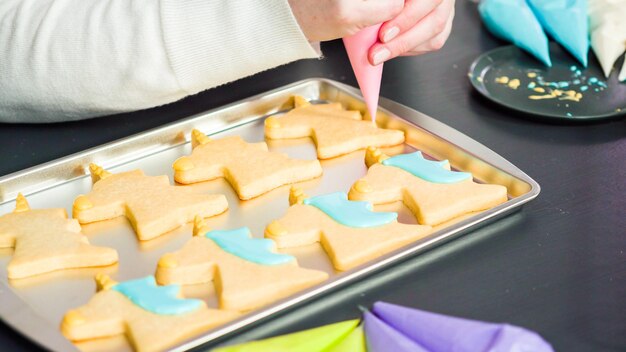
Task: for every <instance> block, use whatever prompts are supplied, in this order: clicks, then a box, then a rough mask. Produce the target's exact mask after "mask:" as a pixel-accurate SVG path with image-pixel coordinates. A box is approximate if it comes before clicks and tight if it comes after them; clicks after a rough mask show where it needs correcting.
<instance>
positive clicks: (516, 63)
mask: <svg viewBox="0 0 626 352" xmlns="http://www.w3.org/2000/svg"><path fill="white" fill-rule="evenodd" d="M550 55H551V58H552V67H545V66H544V65H543V64H541V63H540V62H539V61H537V60H536V59H534V58H533V57H532V56H530V55H529V54H526V53H525V52H523V51H522V50H521V49H519V48H517V47H515V46H513V45H510V46H505V47H500V48H497V49H494V50H491V51H488V52H486V53H484V54H482V55H480V56H479V57H478V58H477V59H476V60H474V62H473V63H472V66H471V67H470V71H469V77H470V81H471V82H472V85H473V86H474V88H476V90H478V91H479V92H480V93H481V94H483V95H484V96H485V97H487V98H488V99H491V100H492V101H494V102H496V103H498V104H501V105H504V106H506V107H509V108H511V109H514V110H518V111H522V112H525V113H528V114H531V115H538V116H542V117H547V118H550V119H556V120H562V121H565V120H568V121H572V120H601V119H611V118H617V117H620V116H622V117H623V116H626V83H620V82H619V81H618V79H617V72H616V71H615V70H613V72H612V73H611V76H610V77H609V79H608V80H607V79H605V77H604V75H603V74H602V70H601V68H600V65H599V64H598V61H597V60H596V59H595V57H594V56H593V55H590V60H589V66H588V67H587V68H583V67H582V65H581V64H580V63H578V62H577V61H576V60H575V59H573V58H572V57H571V56H570V55H569V54H567V53H566V52H565V51H564V50H563V49H561V47H559V46H558V45H557V44H555V43H551V46H550ZM620 64H621V62H620ZM619 67H621V65H620V66H619ZM533 74H535V75H536V77H532V76H533ZM503 77H507V78H508V79H509V83H510V81H511V80H513V79H518V80H519V83H520V85H519V87H518V88H517V89H513V88H511V87H510V86H509V84H508V83H503V82H504V81H506V79H504V78H503ZM540 77H541V78H542V80H539V78H540ZM496 79H499V80H498V81H499V82H500V83H498V82H497V80H496ZM596 79H597V81H595V80H596ZM531 82H534V84H535V88H537V87H540V88H543V89H544V90H545V92H544V93H541V92H537V91H535V90H534V89H533V88H529V84H531V86H530V87H532V83H531ZM559 83H560V84H561V86H558V85H559ZM566 83H567V86H565V84H566ZM513 86H514V85H513ZM585 86H586V90H585ZM556 90H558V91H556ZM568 91H570V92H569V94H570V95H574V93H572V92H571V91H574V92H576V93H581V94H582V98H580V101H572V100H569V99H572V98H574V99H575V98H576V96H575V95H574V96H571V97H570V96H568V95H567V94H568ZM551 92H554V93H551ZM558 94H561V95H560V96H557V97H554V98H549V99H539V100H533V99H531V98H530V97H531V96H533V98H535V99H537V98H538V97H540V96H544V98H547V97H548V96H553V95H558Z"/></svg>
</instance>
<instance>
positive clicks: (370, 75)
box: [343, 23, 383, 123]
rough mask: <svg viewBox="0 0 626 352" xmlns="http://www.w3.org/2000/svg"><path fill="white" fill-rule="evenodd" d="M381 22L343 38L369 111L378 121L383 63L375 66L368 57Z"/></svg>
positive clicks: (376, 39) (374, 119) (374, 120)
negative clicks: (377, 111) (377, 113)
mask: <svg viewBox="0 0 626 352" xmlns="http://www.w3.org/2000/svg"><path fill="white" fill-rule="evenodd" d="M381 25H382V23H381V24H377V25H373V26H371V27H367V28H365V29H362V30H361V31H359V32H358V33H356V34H354V35H351V36H349V37H345V38H343V44H344V45H345V47H346V52H347V53H348V58H350V64H352V70H354V75H355V76H356V80H357V82H358V83H359V88H361V93H362V94H363V99H365V105H367V111H368V112H369V114H370V116H371V117H372V122H374V123H375V122H376V110H378V96H379V94H380V81H381V79H382V77H383V64H380V65H378V66H373V65H371V64H370V62H369V60H368V59H367V53H368V51H369V48H370V47H372V45H374V44H375V43H376V42H377V41H378V30H379V29H380V26H381Z"/></svg>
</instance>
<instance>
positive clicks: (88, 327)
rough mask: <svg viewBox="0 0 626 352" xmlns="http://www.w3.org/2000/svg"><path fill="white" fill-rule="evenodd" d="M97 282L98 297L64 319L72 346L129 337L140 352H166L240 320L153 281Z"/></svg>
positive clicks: (63, 328) (103, 278)
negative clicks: (230, 321)
mask: <svg viewBox="0 0 626 352" xmlns="http://www.w3.org/2000/svg"><path fill="white" fill-rule="evenodd" d="M96 281H97V286H98V290H99V292H97V293H96V294H95V295H94V296H93V298H91V300H90V301H89V302H88V303H87V304H86V305H84V306H82V307H79V308H77V309H73V310H70V311H68V312H67V313H66V314H65V316H64V317H63V321H62V323H61V332H62V333H63V335H65V337H67V338H68V339H70V340H72V341H84V340H89V339H95V338H102V337H110V336H115V335H120V334H125V335H126V337H127V338H128V340H129V342H130V343H131V344H132V345H133V347H134V348H135V350H137V351H145V352H150V351H163V350H165V349H167V348H168V347H172V346H173V345H175V344H176V343H179V342H182V341H184V340H185V339H186V338H189V337H192V336H193V335H195V334H198V333H201V332H203V331H206V330H208V329H211V328H213V327H216V326H219V325H222V324H224V323H226V322H228V321H229V320H232V319H234V318H236V317H237V316H238V313H236V312H231V311H225V310H216V309H209V308H207V306H206V304H205V303H204V302H203V301H201V300H196V299H184V298H181V297H180V292H179V291H180V287H178V286H176V285H172V286H156V285H155V282H154V278H153V277H151V276H149V277H146V278H141V279H136V280H130V281H126V282H122V283H117V282H115V281H113V280H111V279H110V278H109V277H107V276H105V275H98V276H96Z"/></svg>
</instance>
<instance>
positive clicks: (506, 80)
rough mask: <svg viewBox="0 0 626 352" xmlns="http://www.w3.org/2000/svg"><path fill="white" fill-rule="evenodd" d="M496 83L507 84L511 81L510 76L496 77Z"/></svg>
mask: <svg viewBox="0 0 626 352" xmlns="http://www.w3.org/2000/svg"><path fill="white" fill-rule="evenodd" d="M496 83H502V84H507V83H509V77H507V76H502V77H496Z"/></svg>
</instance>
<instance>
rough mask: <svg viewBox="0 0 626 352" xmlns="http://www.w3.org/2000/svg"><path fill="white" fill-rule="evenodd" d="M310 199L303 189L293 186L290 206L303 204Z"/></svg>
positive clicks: (290, 191) (290, 193) (290, 194)
mask: <svg viewBox="0 0 626 352" xmlns="http://www.w3.org/2000/svg"><path fill="white" fill-rule="evenodd" d="M308 197H309V196H307V195H306V194H305V193H304V191H303V190H302V188H300V187H296V186H292V187H291V189H290V190H289V205H294V204H302V203H303V202H304V200H305V199H307V198H308Z"/></svg>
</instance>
